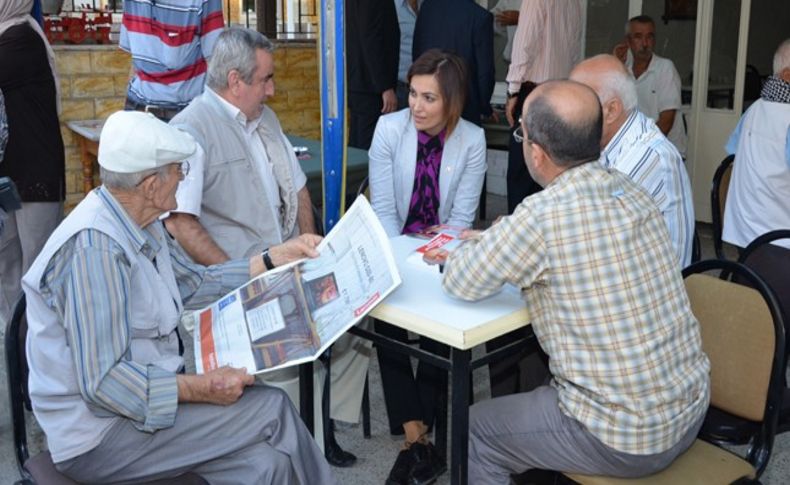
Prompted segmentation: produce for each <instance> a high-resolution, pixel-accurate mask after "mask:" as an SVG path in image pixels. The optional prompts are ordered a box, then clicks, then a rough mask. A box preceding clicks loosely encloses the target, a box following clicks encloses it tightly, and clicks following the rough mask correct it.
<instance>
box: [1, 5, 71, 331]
mask: <svg viewBox="0 0 790 485" xmlns="http://www.w3.org/2000/svg"><path fill="white" fill-rule="evenodd" d="M32 7H33V0H5V1H3V2H0V89H1V90H2V91H3V95H4V97H5V109H6V115H7V118H8V144H7V145H6V149H5V154H4V156H3V163H2V164H0V176H4V177H9V178H10V179H11V180H12V181H13V182H14V183H15V184H16V186H17V189H18V191H19V195H20V197H21V198H22V208H21V209H19V210H17V211H14V212H13V213H11V214H8V219H7V222H6V227H5V230H4V231H3V234H2V236H0V282H2V283H0V284H2V292H0V321H7V320H8V319H9V318H10V316H11V312H12V311H13V306H14V304H15V303H16V301H17V300H18V299H19V296H20V295H21V283H20V281H21V279H22V275H23V274H24V272H25V271H27V269H28V268H29V267H30V265H31V264H32V263H33V260H34V259H35V258H36V256H37V255H38V253H39V251H41V248H42V247H43V246H44V243H45V242H46V241H47V238H48V237H49V235H50V234H51V233H52V231H53V230H54V229H55V227H57V225H58V223H59V222H60V220H61V218H62V216H63V200H64V198H65V195H66V187H65V155H64V149H63V138H62V137H61V132H60V122H59V120H58V110H59V100H60V96H59V91H58V85H59V83H58V77H57V72H56V70H55V56H54V54H53V52H52V48H51V47H50V45H49V42H47V39H46V37H45V36H44V32H43V31H42V30H41V26H40V25H39V24H38V23H37V22H36V21H35V20H34V19H33V17H31V16H30V15H29V13H30V11H31V9H32Z"/></svg>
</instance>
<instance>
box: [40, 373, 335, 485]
mask: <svg viewBox="0 0 790 485" xmlns="http://www.w3.org/2000/svg"><path fill="white" fill-rule="evenodd" d="M55 466H56V468H57V469H58V470H59V471H61V472H62V473H65V474H66V475H68V476H70V477H71V478H73V479H74V480H76V481H79V482H85V483H94V482H101V483H105V482H113V483H133V482H139V481H143V480H154V479H165V478H170V477H175V476H178V475H180V474H183V473H185V472H187V471H191V472H193V473H197V474H198V475H200V476H201V477H203V478H204V479H206V480H207V481H208V482H209V483H211V484H212V485H213V484H239V483H244V484H275V483H276V484H291V483H294V484H295V483H301V484H302V485H307V484H319V483H320V484H330V485H331V484H335V483H337V482H336V480H335V478H334V477H333V476H332V472H331V470H330V468H329V465H328V464H327V462H326V460H325V459H324V456H323V454H322V453H321V451H320V450H319V449H318V446H316V443H315V441H314V440H313V437H312V436H310V433H309V432H308V431H307V428H305V426H304V424H303V423H302V421H301V419H300V418H299V414H298V413H297V412H296V409H295V408H294V407H293V405H292V404H291V402H290V400H289V399H288V396H287V395H286V394H285V393H284V392H283V391H281V390H279V389H275V388H272V387H264V386H253V387H248V388H247V389H246V390H245V391H244V394H243V396H242V397H241V399H239V400H238V401H237V402H236V403H234V404H232V405H230V406H216V405H211V404H180V405H179V407H178V412H177V414H176V421H175V424H174V425H173V426H172V427H170V428H166V429H161V430H159V431H156V432H155V433H153V434H149V433H143V432H141V431H138V430H137V429H136V428H135V427H134V426H133V425H132V424H131V423H130V422H129V421H128V420H123V421H121V422H120V423H119V424H117V425H115V426H113V427H111V428H110V430H109V431H108V433H107V434H106V435H105V437H104V438H103V439H102V441H101V443H100V444H99V445H98V446H97V447H96V448H94V449H93V450H91V451H89V452H87V453H85V454H82V455H80V456H78V457H76V458H72V459H70V460H66V461H64V462H61V463H57V464H56V465H55Z"/></svg>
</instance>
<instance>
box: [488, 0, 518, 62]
mask: <svg viewBox="0 0 790 485" xmlns="http://www.w3.org/2000/svg"><path fill="white" fill-rule="evenodd" d="M520 9H521V0H499V2H497V4H496V5H495V6H494V7H493V8H492V9H491V13H492V14H494V32H495V33H497V34H500V35H504V36H505V37H506V38H507V42H506V43H505V48H504V50H503V51H502V59H504V60H505V62H507V63H510V59H511V54H512V51H513V37H514V36H515V35H516V27H517V26H518V16H519V10H520Z"/></svg>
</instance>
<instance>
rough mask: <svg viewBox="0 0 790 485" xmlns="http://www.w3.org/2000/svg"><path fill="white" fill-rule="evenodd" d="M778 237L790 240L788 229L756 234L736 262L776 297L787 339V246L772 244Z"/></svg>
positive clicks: (789, 269)
mask: <svg viewBox="0 0 790 485" xmlns="http://www.w3.org/2000/svg"><path fill="white" fill-rule="evenodd" d="M781 240H785V242H788V243H790V229H779V230H776V231H771V232H768V233H766V234H763V235H762V236H760V237H758V238H757V239H755V240H754V241H752V242H751V243H749V245H748V246H746V248H745V249H744V250H743V251H742V252H741V255H740V257H739V258H738V262H739V263H742V264H745V265H746V266H748V267H749V268H751V269H752V270H754V272H755V273H757V274H758V275H760V277H761V278H762V279H763V280H765V282H766V283H768V286H770V287H771V289H772V290H773V291H774V293H775V294H776V296H777V298H779V306H780V307H781V309H782V317H783V318H784V323H785V338H787V339H790V331H789V330H790V329H788V327H787V326H788V325H790V249H788V248H785V247H782V246H778V245H776V244H772V243H774V242H776V241H781ZM788 349H790V341H785V350H788ZM786 363H787V355H785V365H786Z"/></svg>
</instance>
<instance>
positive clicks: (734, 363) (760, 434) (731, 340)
mask: <svg viewBox="0 0 790 485" xmlns="http://www.w3.org/2000/svg"><path fill="white" fill-rule="evenodd" d="M708 272H719V274H718V275H716V276H713V275H709V274H704V273H708ZM683 277H684V278H685V283H686V291H687V292H688V296H689V301H690V302H691V309H692V311H693V312H694V315H695V316H696V317H697V320H699V322H700V329H701V334H702V346H703V349H704V351H705V353H706V354H707V355H708V358H709V359H710V363H711V403H710V408H709V411H708V415H707V416H706V422H707V420H708V419H709V416H710V414H711V411H712V410H716V409H727V410H728V411H729V412H731V413H733V414H735V415H738V416H741V418H742V419H751V420H752V421H753V422H754V423H755V429H754V435H753V436H752V440H751V441H750V446H749V448H748V450H747V452H746V456H745V457H744V458H741V457H740V456H737V455H735V454H733V453H731V452H729V451H726V450H724V449H722V448H719V447H717V446H715V445H713V444H711V443H709V442H706V441H708V438H706V437H705V436H704V435H703V433H700V436H699V438H698V439H697V440H696V442H695V443H694V444H693V445H692V446H691V448H689V449H688V450H687V451H686V452H684V453H683V454H681V455H680V456H679V457H678V458H677V459H676V460H675V462H674V463H672V464H671V465H670V466H669V467H668V468H667V469H666V470H663V471H661V472H659V473H656V474H654V475H650V476H647V477H643V478H639V479H633V480H628V479H619V478H609V477H594V476H586V475H578V474H568V476H569V477H570V478H572V479H573V480H574V481H576V482H578V483H583V484H585V485H603V484H618V485H621V484H635V485H636V484H668V483H759V482H757V481H756V480H757V478H759V477H760V475H761V474H762V472H763V471H764V470H765V467H766V466H767V465H768V460H769V459H770V457H771V451H772V449H773V441H774V435H775V433H776V425H777V420H778V415H779V405H780V404H781V398H782V394H781V390H782V374H783V372H784V368H783V357H784V353H785V335H784V323H783V321H782V313H781V309H780V308H779V300H778V298H777V297H776V294H775V293H774V291H773V290H772V289H771V288H770V287H769V286H768V284H767V283H766V282H765V281H764V280H763V279H762V278H760V276H758V275H757V273H755V272H754V271H752V270H751V269H749V268H748V267H747V266H745V265H743V264H740V263H736V262H734V261H727V260H707V261H701V262H699V263H694V264H692V265H690V266H688V267H687V268H686V269H684V270H683ZM731 280H738V281H741V282H748V283H749V284H748V287H747V286H744V285H742V284H739V283H735V282H734V281H731ZM703 429H704V428H703Z"/></svg>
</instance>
